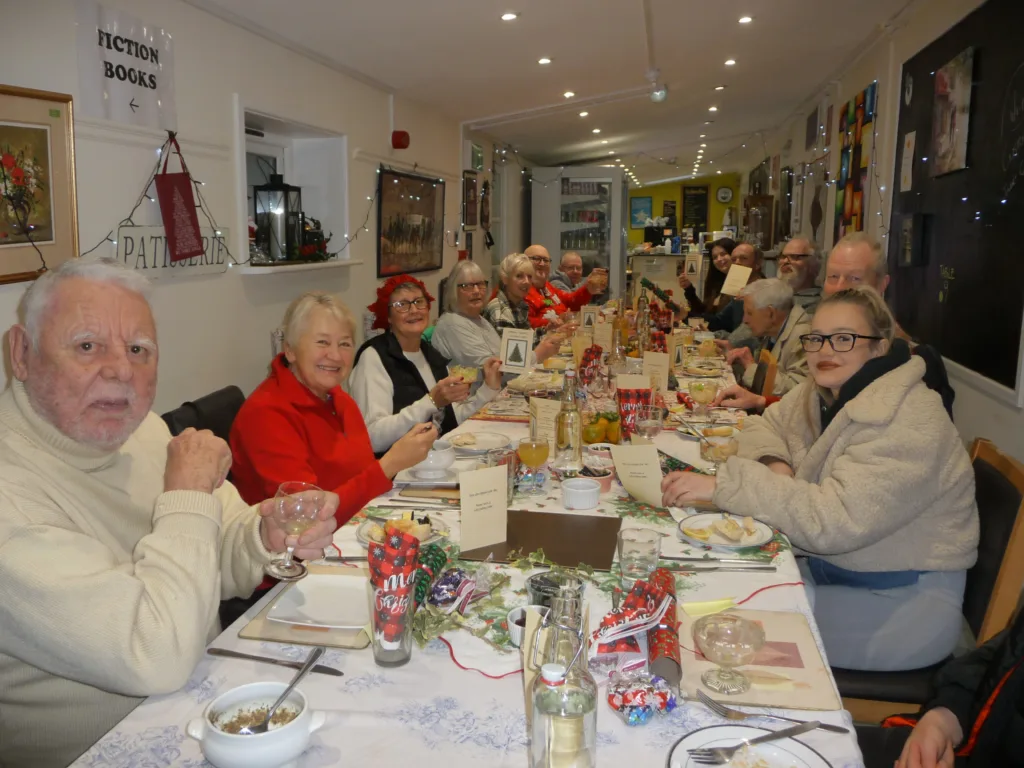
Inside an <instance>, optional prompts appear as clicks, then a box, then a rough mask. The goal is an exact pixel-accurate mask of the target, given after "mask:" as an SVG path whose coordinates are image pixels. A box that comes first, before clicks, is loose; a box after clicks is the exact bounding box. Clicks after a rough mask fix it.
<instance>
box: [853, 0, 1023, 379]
mask: <svg viewBox="0 0 1024 768" xmlns="http://www.w3.org/2000/svg"><path fill="white" fill-rule="evenodd" d="M1020 29H1024V2H1021V1H1020V0H988V2H987V3H985V4H984V5H982V6H981V7H980V8H978V9H977V10H975V11H974V12H973V13H971V14H970V15H969V16H967V17H965V18H964V19H963V20H962V21H961V22H960V23H958V24H957V25H956V26H954V27H952V28H951V29H950V30H949V31H948V32H947V33H946V34H944V35H943V36H942V37H940V38H939V39H937V40H936V41H934V42H933V43H932V44H931V45H929V46H928V47H927V48H925V49H924V50H922V51H921V52H920V53H918V54H917V55H916V56H914V57H913V58H912V59H910V60H908V61H907V62H905V63H904V65H903V73H902V81H901V85H902V89H901V93H900V115H899V128H898V133H897V136H896V144H897V153H896V155H897V156H896V166H895V178H894V185H893V187H894V194H893V198H892V216H891V220H890V225H889V230H890V233H891V234H890V236H889V241H888V258H889V270H890V275H891V276H892V283H891V288H890V290H889V294H890V300H891V301H892V304H893V308H894V311H895V313H896V319H897V320H898V321H899V323H900V325H902V326H903V328H904V329H905V330H906V331H907V332H908V333H909V334H910V335H911V336H913V337H914V338H915V339H917V340H918V341H921V342H925V343H928V344H931V345H933V346H935V347H936V348H937V349H938V350H939V351H940V352H941V353H942V355H943V356H944V357H946V358H948V359H950V360H952V361H954V362H956V363H959V364H960V365H962V366H965V367H966V368H969V369H970V370H972V371H975V372H977V373H979V374H981V375H982V376H984V377H986V378H988V379H991V380H992V381H994V382H996V383H998V384H1001V385H1003V386H1005V387H1008V388H1009V389H1010V390H1016V389H1017V388H1018V382H1017V371H1018V356H1019V349H1020V341H1021V321H1022V317H1024V253H1022V248H1021V246H1022V237H1021V233H1022V224H1024V47H1022V46H1021V45H1020V39H1019V38H1018V37H1017V36H1016V34H1013V33H1011V31H1013V30H1020ZM997 30H1003V31H1005V32H1006V34H996V33H995V32H996V31H997ZM970 48H973V72H972V79H973V88H972V90H971V103H970V111H969V118H970V119H969V125H968V138H967V148H966V165H967V167H966V169H964V170H954V171H951V172H946V173H943V174H941V175H935V174H936V172H937V171H939V170H943V168H937V167H936V161H935V153H934V149H935V143H934V141H933V136H932V127H933V122H935V123H936V125H941V126H942V128H941V129H940V130H945V131H947V133H948V129H949V120H948V117H947V118H945V119H942V118H939V119H937V120H935V119H933V112H934V108H935V105H936V95H935V91H936V80H937V78H936V73H937V72H939V76H940V77H943V80H942V81H941V83H943V84H944V83H945V82H948V78H945V77H944V73H946V72H948V71H949V68H948V67H947V64H949V62H951V61H953V60H954V59H955V58H956V57H957V56H959V55H961V54H963V53H964V52H966V51H967V50H968V49H970ZM944 67H945V69H944ZM942 88H943V86H942V85H940V89H942ZM947 101H948V99H947V98H946V97H942V98H941V99H940V100H939V103H940V106H941V105H943V104H946V103H947ZM963 124H964V120H963V118H962V117H961V119H960V120H959V121H958V122H957V123H956V128H957V129H960V128H962V127H963ZM910 132H916V143H915V147H914V150H913V155H914V157H913V166H912V169H911V179H912V183H911V185H910V189H909V190H906V189H904V184H903V182H902V180H901V169H902V168H903V167H904V158H903V154H904V151H905V148H904V141H905V138H906V136H907V134H908V133H910ZM940 140H941V141H943V142H944V143H945V145H946V146H948V141H949V140H948V139H947V138H946V134H943V136H942V137H941V138H940ZM943 157H944V158H945V157H948V153H944V155H943ZM925 158H928V159H927V160H926V159H925ZM947 164H948V163H947ZM873 191H875V190H873ZM904 241H906V242H904ZM904 246H906V247H904Z"/></svg>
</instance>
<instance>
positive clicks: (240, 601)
mask: <svg viewBox="0 0 1024 768" xmlns="http://www.w3.org/2000/svg"><path fill="white" fill-rule="evenodd" d="M267 591H268V590H266V589H257V590H256V591H255V592H253V593H252V595H251V596H249V597H232V598H231V599H229V600H221V601H220V628H221V631H222V632H223V631H224V630H225V629H227V628H228V627H230V626H231V625H232V624H234V623H235V621H236V620H237V619H238V617H239V616H241V615H242V614H243V613H245V612H246V611H248V610H249V609H250V608H252V607H253V606H254V605H256V603H258V602H259V601H260V600H261V599H262V598H263V596H264V595H265V594H267Z"/></svg>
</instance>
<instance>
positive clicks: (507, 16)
mask: <svg viewBox="0 0 1024 768" xmlns="http://www.w3.org/2000/svg"><path fill="white" fill-rule="evenodd" d="M518 18H519V14H518V13H512V12H511V11H509V12H508V13H503V14H501V20H502V21H515V20H516V19H518Z"/></svg>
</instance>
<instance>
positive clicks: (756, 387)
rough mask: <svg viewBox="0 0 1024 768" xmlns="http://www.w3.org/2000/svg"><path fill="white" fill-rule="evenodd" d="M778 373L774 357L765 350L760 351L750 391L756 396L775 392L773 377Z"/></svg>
mask: <svg viewBox="0 0 1024 768" xmlns="http://www.w3.org/2000/svg"><path fill="white" fill-rule="evenodd" d="M778 372H779V363H778V361H777V360H776V359H775V355H773V354H772V353H771V352H769V351H768V350H766V349H762V350H761V355H760V357H759V358H758V361H757V370H756V371H754V381H753V382H752V383H751V385H750V391H751V392H754V393H755V394H758V395H771V394H773V393H774V391H775V376H776V375H777V374H778Z"/></svg>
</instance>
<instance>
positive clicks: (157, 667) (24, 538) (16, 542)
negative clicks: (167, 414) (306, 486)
mask: <svg viewBox="0 0 1024 768" xmlns="http://www.w3.org/2000/svg"><path fill="white" fill-rule="evenodd" d="M147 290H148V286H147V285H146V281H145V279H144V278H142V277H141V276H138V275H136V274H135V273H133V272H130V271H127V270H125V269H124V268H123V267H120V266H119V265H118V264H117V262H114V261H110V260H99V261H91V262H86V261H79V260H77V259H73V260H71V261H69V262H67V263H66V264H64V265H62V266H61V267H60V268H59V269H57V270H55V271H51V272H48V273H46V274H45V275H43V276H42V277H41V278H39V280H37V281H36V282H35V283H34V284H33V285H32V287H31V288H29V290H28V291H27V292H26V294H25V297H24V299H23V302H22V309H23V311H24V324H23V325H15V326H13V327H12V328H11V330H10V348H11V370H12V372H13V375H14V376H13V380H12V382H11V385H10V386H9V387H8V388H7V389H6V391H4V392H3V394H0V584H2V585H3V588H2V591H0V766H4V768H8V767H10V768H13V767H14V766H19V768H20V766H26V767H27V766H32V768H51V766H52V767H54V768H56V767H57V766H66V765H68V764H69V763H70V762H72V761H73V760H74V759H75V758H76V757H78V756H79V755H80V754H81V753H82V752H83V751H85V750H86V749H87V748H88V747H89V746H90V745H91V744H92V743H93V742H94V741H96V740H97V739H98V738H99V737H100V736H102V735H103V734H104V733H105V732H106V731H107V730H109V729H110V728H111V727H112V726H113V725H114V724H115V723H117V721H118V720H120V719H121V718H122V717H124V716H125V715H126V714H127V713H128V712H130V711H131V710H132V709H133V708H134V707H135V706H136V705H137V704H138V703H139V702H140V701H141V697H144V696H149V695H151V694H160V693H168V692H171V691H174V690H176V689H178V688H180V687H181V686H182V685H183V684H184V683H185V682H186V681H187V680H188V678H189V675H190V674H191V672H192V670H193V668H194V667H195V665H196V664H197V662H198V661H199V659H200V657H201V656H202V654H203V650H204V648H205V646H206V644H207V642H208V641H209V640H210V639H212V637H213V636H214V635H215V634H216V633H217V632H218V630H219V625H218V618H217V608H218V604H219V602H220V600H221V599H222V598H227V597H233V596H247V595H249V594H251V593H252V591H253V590H254V589H255V587H256V586H257V585H258V584H259V583H260V580H261V579H262V576H263V566H264V564H265V563H267V562H268V561H269V559H270V557H271V553H272V552H279V551H282V550H283V549H284V546H285V534H284V531H283V530H282V529H281V528H280V527H278V526H277V525H276V524H275V523H274V521H273V518H272V516H271V513H272V511H273V509H272V506H273V505H272V503H268V502H264V504H262V505H260V506H258V507H250V506H248V505H247V504H245V503H244V502H243V501H242V500H241V498H240V497H239V496H238V493H237V492H236V491H235V489H234V488H233V487H232V486H231V485H230V484H228V483H225V482H224V478H225V476H226V475H227V472H228V469H229V468H230V465H231V453H230V450H229V449H228V447H227V445H226V444H225V443H224V442H223V441H222V440H220V439H219V438H217V437H214V436H213V434H211V433H210V432H205V431H203V432H197V431H195V430H191V429H190V430H186V431H185V432H183V433H182V434H181V435H179V436H177V437H174V438H172V437H171V435H170V433H169V432H168V429H167V427H166V426H165V425H164V422H163V421H162V420H161V419H160V417H159V416H157V415H155V414H153V413H150V410H149V409H150V406H151V405H152V403H153V397H154V394H155V391H156V372H157V356H158V352H157V343H156V328H155V325H154V321H153V315H152V312H151V311H150V308H149V304H148V302H147V299H146V293H147ZM332 496H333V495H332ZM336 506H337V497H333V498H331V499H330V501H329V502H328V504H327V505H326V507H325V509H324V510H322V512H321V521H320V522H319V523H318V524H317V525H316V526H315V527H314V528H313V529H311V530H309V531H307V532H306V533H305V534H304V535H303V537H302V539H300V540H299V542H298V546H297V554H299V556H305V557H312V556H316V555H317V554H318V553H320V552H321V551H322V549H323V547H324V546H326V545H327V544H328V543H329V542H330V537H331V533H332V532H333V529H334V526H335V523H334V517H333V512H334V508H335V507H336Z"/></svg>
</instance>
